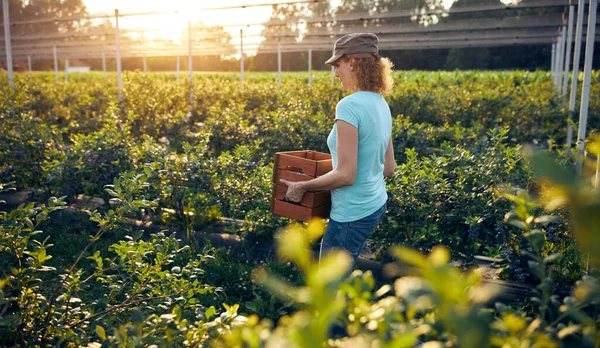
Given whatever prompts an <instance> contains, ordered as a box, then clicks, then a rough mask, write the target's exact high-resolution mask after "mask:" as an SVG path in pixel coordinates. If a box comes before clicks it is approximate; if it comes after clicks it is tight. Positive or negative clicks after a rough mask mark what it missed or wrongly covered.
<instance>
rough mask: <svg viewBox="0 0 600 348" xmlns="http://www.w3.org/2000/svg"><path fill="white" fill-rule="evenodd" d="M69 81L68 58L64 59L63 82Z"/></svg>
mask: <svg viewBox="0 0 600 348" xmlns="http://www.w3.org/2000/svg"><path fill="white" fill-rule="evenodd" d="M68 79H69V58H65V82H67V80H68Z"/></svg>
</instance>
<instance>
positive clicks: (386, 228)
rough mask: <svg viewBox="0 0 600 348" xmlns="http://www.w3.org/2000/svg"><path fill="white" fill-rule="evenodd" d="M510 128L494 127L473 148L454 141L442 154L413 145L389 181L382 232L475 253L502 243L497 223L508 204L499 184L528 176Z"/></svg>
mask: <svg viewBox="0 0 600 348" xmlns="http://www.w3.org/2000/svg"><path fill="white" fill-rule="evenodd" d="M507 132H508V130H506V129H495V130H491V131H490V132H489V133H488V136H489V138H488V140H487V141H482V143H481V144H478V145H477V146H473V147H471V149H465V148H462V147H460V146H454V147H451V148H447V149H446V150H445V151H444V152H442V153H440V154H438V155H435V154H434V155H431V156H422V157H419V156H418V153H417V152H416V151H415V150H414V149H408V150H407V151H406V162H405V163H403V164H401V165H400V166H399V168H397V170H396V172H395V174H394V177H393V178H392V179H391V180H390V185H389V186H388V187H389V189H388V190H389V193H390V196H391V199H390V202H389V203H388V207H389V208H388V214H386V216H385V220H384V223H383V224H382V226H381V228H380V230H379V232H378V237H380V238H385V239H386V240H387V241H389V242H391V243H398V242H399V243H411V244H412V245H413V246H417V247H420V248H431V247H432V246H434V245H436V244H443V245H446V246H450V247H452V248H453V249H454V250H457V251H462V250H468V249H467V248H473V249H472V250H470V252H481V251H483V250H484V248H485V247H486V246H489V245H490V244H496V243H501V241H502V238H503V237H504V236H503V235H501V231H497V226H498V225H499V223H501V222H502V220H503V216H504V212H505V211H506V210H507V209H508V207H509V206H508V204H507V202H506V200H505V199H503V197H502V196H501V195H500V194H499V193H498V187H500V186H501V185H505V186H509V187H510V186H521V187H523V186H526V185H527V184H528V177H529V175H528V172H527V167H526V165H525V164H524V163H523V158H522V156H521V154H520V148H519V147H514V146H510V145H508V144H507V143H506V134H507ZM465 240H466V241H471V242H472V244H469V245H465V244H464V241H465Z"/></svg>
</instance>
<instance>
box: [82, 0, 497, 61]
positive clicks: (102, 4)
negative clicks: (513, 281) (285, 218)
mask: <svg viewBox="0 0 600 348" xmlns="http://www.w3.org/2000/svg"><path fill="white" fill-rule="evenodd" d="M455 1H456V0H444V5H445V6H446V7H450V6H451V5H452V3H454V2H455ZM503 1H506V0H503ZM272 2H278V1H277V0H220V1H214V0H168V1H165V0H127V1H124V0H84V4H85V6H86V8H87V11H88V13H90V14H98V13H114V10H115V9H119V12H120V13H121V14H124V13H133V12H155V11H161V12H165V13H164V14H161V15H146V16H135V17H122V18H121V19H120V20H119V27H120V28H123V29H133V28H135V29H136V30H137V29H140V31H141V30H143V31H144V36H145V37H146V38H157V39H158V38H160V39H170V40H177V39H179V38H180V37H181V35H182V33H184V32H185V30H186V28H187V23H188V20H190V21H192V23H194V22H199V21H200V22H203V23H204V24H207V25H230V24H231V25H234V24H245V23H256V22H259V23H260V22H264V21H267V20H268V19H269V18H270V17H271V6H264V7H249V8H244V9H228V10H213V11H203V10H202V8H209V7H216V6H236V5H247V4H252V3H255V4H256V3H272ZM281 2H285V0H281ZM330 2H331V5H332V7H335V6H337V5H339V4H340V3H341V0H330ZM175 11H177V12H175ZM241 28H243V30H244V34H248V35H252V34H255V35H257V34H260V32H261V31H262V29H263V27H262V26H259V25H254V26H249V27H248V26H246V27H241V26H238V27H229V26H226V27H225V30H226V31H228V32H229V33H230V34H231V35H232V37H233V38H234V41H233V43H234V44H239V32H240V29H241ZM262 40H263V39H262V38H261V37H258V36H249V37H245V38H244V46H245V47H247V48H246V49H245V50H244V51H245V52H247V53H248V54H253V53H254V52H253V51H255V50H252V49H251V47H252V46H257V44H258V43H259V42H260V41H262Z"/></svg>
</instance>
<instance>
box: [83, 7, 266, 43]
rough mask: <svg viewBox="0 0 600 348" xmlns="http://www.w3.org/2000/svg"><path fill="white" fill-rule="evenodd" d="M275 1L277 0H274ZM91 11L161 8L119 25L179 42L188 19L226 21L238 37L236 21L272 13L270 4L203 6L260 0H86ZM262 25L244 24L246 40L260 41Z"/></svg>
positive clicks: (252, 20) (263, 17)
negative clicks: (215, 8) (155, 13)
mask: <svg viewBox="0 0 600 348" xmlns="http://www.w3.org/2000/svg"><path fill="white" fill-rule="evenodd" d="M274 2H275V1H274ZM84 3H85V5H86V8H87V10H88V13H90V14H97V13H113V12H114V9H119V12H120V13H121V14H127V13H141V12H144V13H148V12H162V13H161V14H157V15H144V16H126V17H122V18H120V19H119V27H120V28H122V29H123V30H124V31H127V32H129V33H130V35H132V37H134V38H135V37H139V36H140V35H144V37H146V38H148V39H162V40H165V39H166V40H173V41H175V43H179V42H180V41H181V40H182V39H184V38H185V35H186V30H187V25H188V21H191V22H192V23H197V22H202V23H204V24H206V25H209V26H211V25H224V26H225V31H227V32H229V33H230V34H231V36H232V37H234V38H237V37H239V30H240V28H241V27H232V26H231V25H235V24H248V23H260V22H264V21H267V20H268V19H269V17H270V16H271V8H270V7H250V8H245V9H229V10H217V11H215V10H212V11H206V10H204V11H203V10H202V8H211V7H215V6H236V5H243V4H251V3H258V2H257V1H255V0H252V1H250V0H221V1H218V2H217V1H207V0H200V1H198V0H196V1H194V0H169V1H167V2H166V1H164V0H127V1H122V0H84ZM262 29H263V28H262V27H261V26H250V27H244V33H246V34H248V35H249V37H248V38H247V39H244V43H245V44H246V43H247V44H249V45H252V43H258V42H259V41H260V38H259V37H258V36H252V35H258V34H259V33H260V32H261V30H262Z"/></svg>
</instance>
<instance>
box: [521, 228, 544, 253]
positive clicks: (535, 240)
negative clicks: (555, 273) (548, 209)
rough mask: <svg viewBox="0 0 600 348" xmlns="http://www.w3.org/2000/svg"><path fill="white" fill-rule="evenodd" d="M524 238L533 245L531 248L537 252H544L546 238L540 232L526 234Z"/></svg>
mask: <svg viewBox="0 0 600 348" xmlns="http://www.w3.org/2000/svg"><path fill="white" fill-rule="evenodd" d="M523 236H524V237H525V238H527V241H528V242H529V244H531V246H532V247H533V248H534V249H535V250H537V251H539V250H542V248H543V247H544V244H545V243H546V238H545V237H544V234H543V233H542V232H541V231H539V230H534V231H531V232H528V233H525V234H524V235H523Z"/></svg>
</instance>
